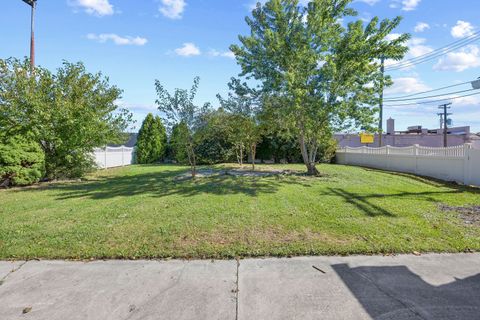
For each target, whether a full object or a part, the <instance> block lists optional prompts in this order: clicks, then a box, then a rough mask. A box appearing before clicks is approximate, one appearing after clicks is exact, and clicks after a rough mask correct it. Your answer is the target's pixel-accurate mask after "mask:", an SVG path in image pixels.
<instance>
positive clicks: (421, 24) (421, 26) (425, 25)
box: [414, 22, 430, 32]
mask: <svg viewBox="0 0 480 320" xmlns="http://www.w3.org/2000/svg"><path fill="white" fill-rule="evenodd" d="M427 29H430V25H429V24H428V23H426V22H418V23H417V25H416V26H415V29H414V31H415V32H423V31H425V30H427Z"/></svg>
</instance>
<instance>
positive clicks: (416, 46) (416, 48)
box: [385, 33, 433, 69]
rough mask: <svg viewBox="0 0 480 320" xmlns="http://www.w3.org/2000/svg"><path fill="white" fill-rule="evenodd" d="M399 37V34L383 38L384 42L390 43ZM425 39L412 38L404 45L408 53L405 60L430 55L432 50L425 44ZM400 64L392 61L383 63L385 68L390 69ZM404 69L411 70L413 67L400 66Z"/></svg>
mask: <svg viewBox="0 0 480 320" xmlns="http://www.w3.org/2000/svg"><path fill="white" fill-rule="evenodd" d="M399 36H400V34H399V33H391V34H389V35H387V37H386V38H385V39H386V40H389V41H392V40H395V39H397V38H398V37H399ZM425 42H426V39H425V38H418V37H413V38H411V39H410V40H408V41H407V43H406V45H407V46H408V48H409V51H408V53H407V54H406V55H405V60H408V59H412V58H417V57H420V56H423V55H424V54H427V53H430V52H432V51H433V48H432V47H430V46H428V45H426V44H425ZM398 63H400V62H398V61H393V60H387V61H386V62H385V66H387V67H390V66H392V65H396V64H398ZM402 66H403V67H404V68H403V69H409V68H412V67H413V65H408V64H403V65H402Z"/></svg>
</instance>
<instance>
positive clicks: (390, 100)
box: [385, 89, 476, 102]
mask: <svg viewBox="0 0 480 320" xmlns="http://www.w3.org/2000/svg"><path fill="white" fill-rule="evenodd" d="M474 90H476V89H468V90H462V91H456V92H447V93H443V94H436V95H433V96H426V97H418V98H408V99H385V101H386V102H402V101H412V100H420V99H430V98H437V97H443V96H448V95H450V94H458V93H465V92H470V91H474Z"/></svg>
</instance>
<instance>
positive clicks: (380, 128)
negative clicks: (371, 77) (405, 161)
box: [378, 55, 385, 147]
mask: <svg viewBox="0 0 480 320" xmlns="http://www.w3.org/2000/svg"><path fill="white" fill-rule="evenodd" d="M380 72H381V73H382V80H381V81H380V116H379V118H380V119H379V123H378V129H379V130H378V131H379V134H378V146H379V147H381V146H382V138H383V87H384V78H385V56H384V55H382V57H381V58H380Z"/></svg>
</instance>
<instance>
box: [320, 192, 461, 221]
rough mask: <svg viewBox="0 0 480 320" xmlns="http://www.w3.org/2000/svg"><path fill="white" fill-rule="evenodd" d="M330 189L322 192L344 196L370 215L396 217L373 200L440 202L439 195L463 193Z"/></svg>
mask: <svg viewBox="0 0 480 320" xmlns="http://www.w3.org/2000/svg"><path fill="white" fill-rule="evenodd" d="M327 190H328V191H326V192H324V193H322V195H326V196H337V197H339V198H343V199H344V201H345V202H347V203H350V204H352V205H354V206H355V207H357V208H358V209H359V210H360V211H362V212H363V213H365V214H366V215H368V216H370V217H376V216H386V217H395V216H396V215H395V214H394V213H392V212H390V211H388V210H387V209H385V208H383V207H381V206H379V205H377V204H375V203H373V202H372V200H374V199H382V198H387V199H404V200H408V199H410V200H425V201H429V202H433V203H438V202H439V201H438V196H441V195H448V194H456V193H462V192H463V191H464V190H462V189H451V190H445V191H424V192H398V193H391V194H379V193H355V192H351V191H347V190H345V189H342V188H327Z"/></svg>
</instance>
